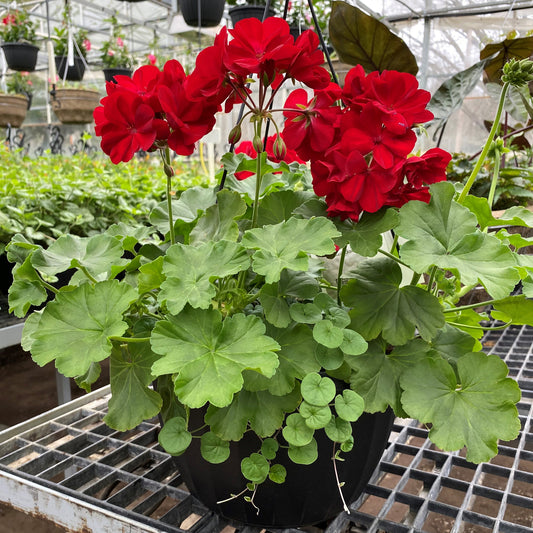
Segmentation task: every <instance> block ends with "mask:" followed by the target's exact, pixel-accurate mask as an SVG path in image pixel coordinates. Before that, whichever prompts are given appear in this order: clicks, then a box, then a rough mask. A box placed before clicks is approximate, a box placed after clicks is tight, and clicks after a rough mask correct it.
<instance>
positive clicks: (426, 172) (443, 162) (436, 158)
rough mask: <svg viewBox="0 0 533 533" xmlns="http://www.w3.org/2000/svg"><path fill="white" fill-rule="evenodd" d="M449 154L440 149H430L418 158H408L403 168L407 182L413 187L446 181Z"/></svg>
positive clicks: (449, 159)
mask: <svg viewBox="0 0 533 533" xmlns="http://www.w3.org/2000/svg"><path fill="white" fill-rule="evenodd" d="M451 158H452V156H451V154H449V153H448V152H446V151H444V150H442V149H441V148H431V149H430V150H428V151H427V152H426V153H425V154H422V155H421V156H420V157H417V156H413V157H409V158H408V159H407V161H406V162H405V164H404V166H403V172H404V174H405V177H406V178H407V181H408V182H409V183H411V184H412V185H413V186H414V187H421V186H422V184H423V183H428V184H429V183H437V182H438V181H444V180H445V179H446V167H447V166H448V163H449V162H450V161H451Z"/></svg>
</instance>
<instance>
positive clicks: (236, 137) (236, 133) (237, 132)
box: [228, 124, 242, 144]
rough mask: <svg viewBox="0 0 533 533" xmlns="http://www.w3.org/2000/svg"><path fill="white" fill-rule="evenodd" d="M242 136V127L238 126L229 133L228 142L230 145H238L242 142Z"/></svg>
mask: <svg viewBox="0 0 533 533" xmlns="http://www.w3.org/2000/svg"><path fill="white" fill-rule="evenodd" d="M241 135H242V130H241V125H240V124H237V125H236V126H234V127H233V128H232V130H231V131H230V132H229V135H228V142H229V143H230V144H237V143H238V142H239V141H240V140H241Z"/></svg>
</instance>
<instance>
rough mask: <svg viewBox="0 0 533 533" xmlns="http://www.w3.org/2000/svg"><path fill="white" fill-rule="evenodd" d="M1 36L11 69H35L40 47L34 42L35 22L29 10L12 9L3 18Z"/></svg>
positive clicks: (0, 29) (29, 70) (0, 28)
mask: <svg viewBox="0 0 533 533" xmlns="http://www.w3.org/2000/svg"><path fill="white" fill-rule="evenodd" d="M0 38H1V40H2V43H3V44H2V50H3V51H4V56H5V58H6V63H7V66H8V67H9V68H10V69H11V70H22V71H28V72H31V71H33V70H35V65H36V64H37V53H38V52H39V47H38V46H35V44H34V43H35V41H36V36H35V22H34V21H32V20H30V18H29V14H28V12H27V11H24V10H20V9H17V10H15V11H10V12H9V13H8V14H7V15H6V16H5V17H4V18H3V19H2V25H1V26H0Z"/></svg>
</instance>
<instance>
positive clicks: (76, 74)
mask: <svg viewBox="0 0 533 533" xmlns="http://www.w3.org/2000/svg"><path fill="white" fill-rule="evenodd" d="M55 62H56V69H57V75H58V77H59V79H60V80H68V81H81V80H82V79H83V75H84V74H85V63H84V62H83V59H82V58H81V57H78V56H74V65H69V64H68V57H67V56H55ZM65 70H66V71H67V72H66V75H65Z"/></svg>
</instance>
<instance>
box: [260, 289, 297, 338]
mask: <svg viewBox="0 0 533 533" xmlns="http://www.w3.org/2000/svg"><path fill="white" fill-rule="evenodd" d="M258 297H259V301H260V302H261V305H262V306H263V311H264V312H265V318H266V319H267V320H268V322H270V323H271V324H272V325H273V326H276V327H277V328H285V327H287V326H288V325H289V324H290V323H291V317H290V315H289V304H288V303H287V301H286V300H285V298H284V297H283V295H281V294H280V293H279V289H278V283H273V284H271V285H263V286H262V287H261V290H260V291H259V296H258Z"/></svg>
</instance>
